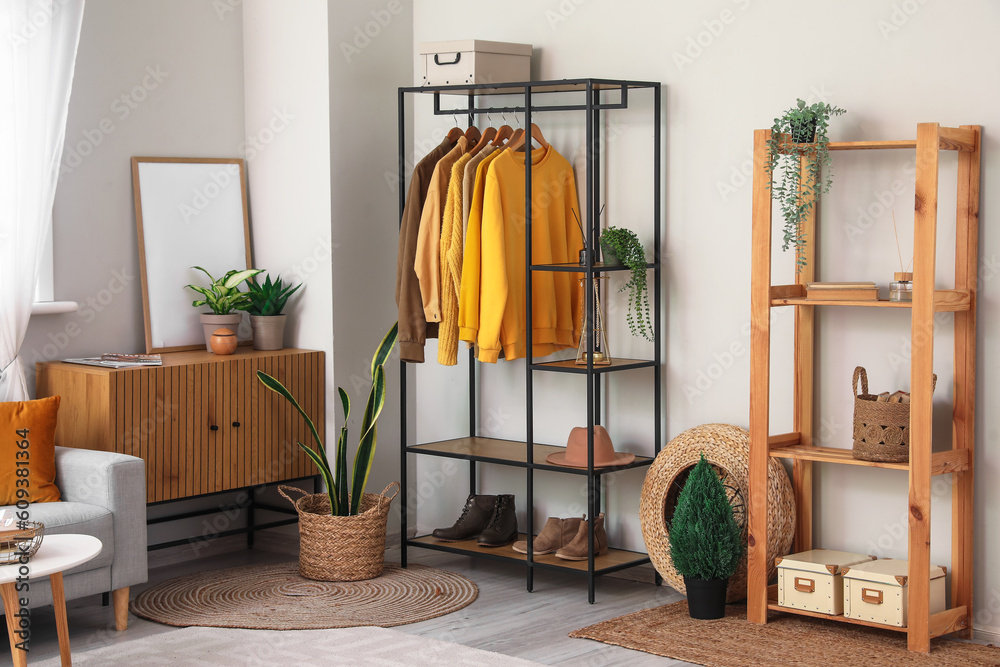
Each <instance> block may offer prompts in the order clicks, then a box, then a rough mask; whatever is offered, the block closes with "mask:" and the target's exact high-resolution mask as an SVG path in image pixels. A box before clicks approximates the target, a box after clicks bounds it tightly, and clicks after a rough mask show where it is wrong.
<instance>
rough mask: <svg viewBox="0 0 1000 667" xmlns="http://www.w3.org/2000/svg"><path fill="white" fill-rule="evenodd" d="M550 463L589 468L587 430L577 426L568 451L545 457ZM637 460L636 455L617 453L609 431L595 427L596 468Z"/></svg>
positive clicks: (567, 443) (567, 447) (621, 464)
mask: <svg viewBox="0 0 1000 667" xmlns="http://www.w3.org/2000/svg"><path fill="white" fill-rule="evenodd" d="M545 460H546V461H548V462H549V463H552V464H555V465H557V466H569V467H571V468H586V467H587V428H586V427H584V426H577V427H576V428H574V429H573V430H572V431H570V432H569V440H568V441H567V442H566V451H563V452H556V453H555V454H549V455H548V456H546V457H545ZM634 460H635V454H630V453H628V452H616V451H615V446H614V445H612V444H611V436H610V435H608V430H607V429H606V428H604V427H603V426H601V425H600V424H597V425H596V426H594V467H595V468H606V467H609V466H623V465H627V464H629V463H632V461H634Z"/></svg>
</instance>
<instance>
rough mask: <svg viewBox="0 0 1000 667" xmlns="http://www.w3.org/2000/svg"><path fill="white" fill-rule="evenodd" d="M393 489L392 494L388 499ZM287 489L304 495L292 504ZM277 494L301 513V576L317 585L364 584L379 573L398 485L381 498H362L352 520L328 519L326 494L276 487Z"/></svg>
mask: <svg viewBox="0 0 1000 667" xmlns="http://www.w3.org/2000/svg"><path fill="white" fill-rule="evenodd" d="M394 486H395V487H396V488H395V491H394V492H393V494H392V495H391V496H390V495H387V494H388V493H389V490H390V489H392V488H393V487H394ZM286 491H298V492H299V493H301V494H302V496H301V497H300V498H299V499H298V500H292V498H290V497H289V496H288V494H287V493H285V492H286ZM278 493H280V494H281V495H282V496H284V497H285V498H286V499H287V500H288V502H290V503H292V504H293V505H294V506H295V511H297V512H298V513H299V574H301V575H302V576H303V577H305V578H306V579H315V580H317V581H362V580H364V579H374V578H375V577H377V576H379V575H381V574H382V570H383V569H384V567H385V527H386V520H387V519H388V517H389V504H390V503H391V502H392V499H393V498H395V497H396V494H397V493H399V482H392V483H391V484H389V485H388V486H387V487H385V489H384V490H383V491H382V493H381V494H379V495H375V494H374V493H366V494H364V496H363V497H362V500H361V512H360V513H359V514H355V515H354V516H332V515H331V514H330V497H329V496H328V495H327V494H325V493H314V494H310V493H306V492H305V491H303V490H302V489H299V488H296V487H294V486H286V485H281V486H279V487H278Z"/></svg>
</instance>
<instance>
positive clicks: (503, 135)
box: [493, 125, 514, 148]
mask: <svg viewBox="0 0 1000 667" xmlns="http://www.w3.org/2000/svg"><path fill="white" fill-rule="evenodd" d="M513 134H514V128H512V127H511V126H510V125H501V126H500V129H499V130H497V135H496V136H495V137H493V145H494V146H496V147H497V148H500V147H501V146H503V145H504V142H506V141H507V140H508V139H510V138H511V136H513Z"/></svg>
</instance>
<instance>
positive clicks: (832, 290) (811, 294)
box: [806, 283, 878, 301]
mask: <svg viewBox="0 0 1000 667" xmlns="http://www.w3.org/2000/svg"><path fill="white" fill-rule="evenodd" d="M806 298H808V299H815V300H817V301H875V300H876V299H878V287H876V286H875V283H806Z"/></svg>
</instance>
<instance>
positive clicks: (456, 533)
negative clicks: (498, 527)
mask: <svg viewBox="0 0 1000 667" xmlns="http://www.w3.org/2000/svg"><path fill="white" fill-rule="evenodd" d="M496 504H497V497H496V496H477V495H476V494H474V493H472V494H469V498H468V499H467V500H466V501H465V507H463V508H462V515H461V516H460V517H458V521H456V522H455V524H454V525H453V526H452V527H451V528H435V529H434V531H433V532H432V533H431V535H433V536H434V537H436V538H437V539H439V540H441V541H442V542H460V541H462V540H468V539H472V538H473V537H476V536H477V535H479V534H480V533H481V532H483V528H485V527H486V524H487V523H488V522H489V520H490V516H492V514H493V510H494V508H495V507H496Z"/></svg>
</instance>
